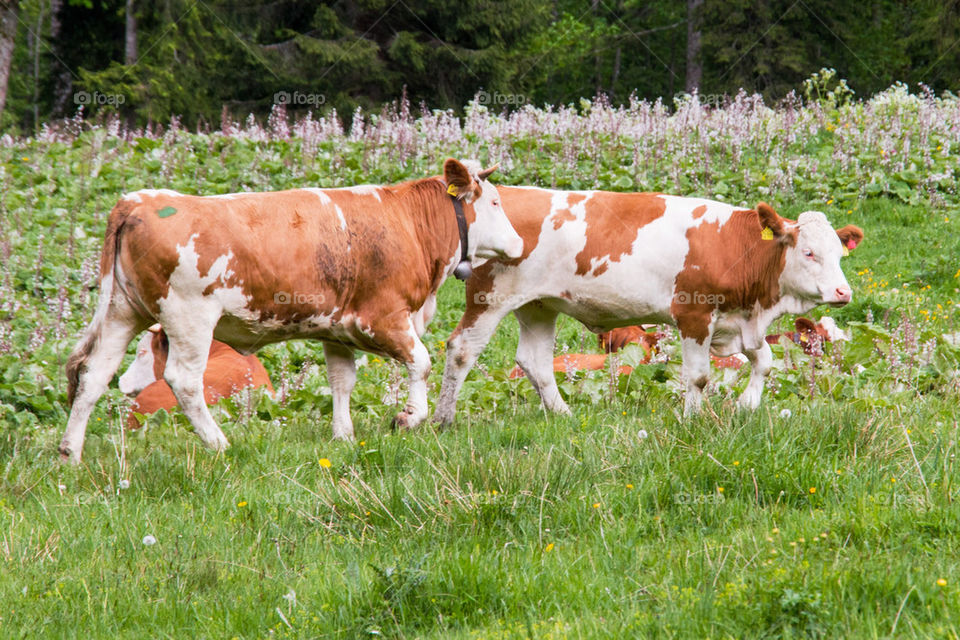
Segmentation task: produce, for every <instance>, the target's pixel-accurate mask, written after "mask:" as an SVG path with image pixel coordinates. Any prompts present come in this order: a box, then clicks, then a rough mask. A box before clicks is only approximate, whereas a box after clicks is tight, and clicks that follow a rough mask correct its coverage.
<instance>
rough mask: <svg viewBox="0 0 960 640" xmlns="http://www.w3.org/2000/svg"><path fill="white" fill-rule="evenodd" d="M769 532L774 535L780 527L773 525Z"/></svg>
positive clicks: (778, 531)
mask: <svg viewBox="0 0 960 640" xmlns="http://www.w3.org/2000/svg"><path fill="white" fill-rule="evenodd" d="M770 533H772V534H774V535H776V534H778V533H780V529H779V528H777V527H774V528H773V529H771V530H770Z"/></svg>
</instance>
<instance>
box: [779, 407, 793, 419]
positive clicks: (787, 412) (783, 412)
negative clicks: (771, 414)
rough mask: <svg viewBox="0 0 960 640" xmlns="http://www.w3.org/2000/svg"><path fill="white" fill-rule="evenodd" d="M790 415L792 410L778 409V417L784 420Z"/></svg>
mask: <svg viewBox="0 0 960 640" xmlns="http://www.w3.org/2000/svg"><path fill="white" fill-rule="evenodd" d="M792 415H793V411H790V409H782V410H781V411H780V417H781V418H783V419H784V420H786V419H787V418H789V417H790V416H792Z"/></svg>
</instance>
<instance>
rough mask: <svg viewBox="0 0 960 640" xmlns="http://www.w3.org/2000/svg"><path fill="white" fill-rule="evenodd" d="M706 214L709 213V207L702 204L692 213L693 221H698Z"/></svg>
mask: <svg viewBox="0 0 960 640" xmlns="http://www.w3.org/2000/svg"><path fill="white" fill-rule="evenodd" d="M706 212H707V205H705V204H702V205H700V206H699V207H697V208H696V209H694V210H693V211H692V212H691V214H692V215H693V219H694V220H696V219H698V218H702V217H703V214H705V213H706Z"/></svg>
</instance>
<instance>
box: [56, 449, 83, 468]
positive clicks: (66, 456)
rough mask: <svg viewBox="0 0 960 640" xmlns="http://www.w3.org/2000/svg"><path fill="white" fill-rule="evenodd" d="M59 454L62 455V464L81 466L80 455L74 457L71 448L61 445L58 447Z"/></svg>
mask: <svg viewBox="0 0 960 640" xmlns="http://www.w3.org/2000/svg"><path fill="white" fill-rule="evenodd" d="M57 453H59V454H60V462H63V463H69V464H80V454H76V455H74V453H73V452H72V451H70V449H69V448H67V447H65V446H63V445H60V446H59V447H57Z"/></svg>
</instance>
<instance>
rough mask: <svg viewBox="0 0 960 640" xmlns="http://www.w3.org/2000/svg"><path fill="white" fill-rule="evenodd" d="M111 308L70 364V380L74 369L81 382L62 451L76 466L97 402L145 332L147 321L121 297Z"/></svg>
mask: <svg viewBox="0 0 960 640" xmlns="http://www.w3.org/2000/svg"><path fill="white" fill-rule="evenodd" d="M107 304H108V305H109V306H106V310H105V312H104V315H103V318H102V319H100V318H96V317H95V318H94V320H93V323H92V324H91V326H90V328H89V329H87V332H86V334H84V337H83V338H82V339H81V341H80V343H79V344H78V345H77V347H76V349H75V350H74V352H73V355H71V356H70V360H69V361H68V364H67V369H68V376H69V375H71V369H72V370H73V371H75V372H76V373H77V375H78V378H77V385H76V391H75V395H74V398H73V405H72V406H71V408H70V418H69V419H68V421H67V429H66V431H65V432H64V434H63V439H62V440H61V441H60V447H59V451H60V457H61V458H62V459H64V460H69V461H70V462H72V463H74V464H79V462H80V457H81V454H82V452H83V440H84V437H85V436H86V433H87V421H88V420H89V419H90V414H91V413H92V412H93V408H94V406H95V405H96V404H97V400H99V399H100V396H102V395H103V392H104V391H106V389H107V385H108V384H110V380H112V379H113V374H115V373H116V372H117V369H119V368H120V363H121V362H122V361H123V356H124V354H125V353H126V351H127V345H129V344H130V341H131V340H133V337H134V336H135V335H136V334H137V332H138V331H140V330H141V329H142V328H143V321H142V320H140V319H139V318H138V317H137V315H136V314H135V313H134V311H133V310H132V309H131V308H130V306H129V305H128V304H127V303H126V302H125V301H123V300H122V299H121V298H120V297H119V296H114V299H113V300H112V301H110V302H109V303H107ZM98 315H99V313H98Z"/></svg>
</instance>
